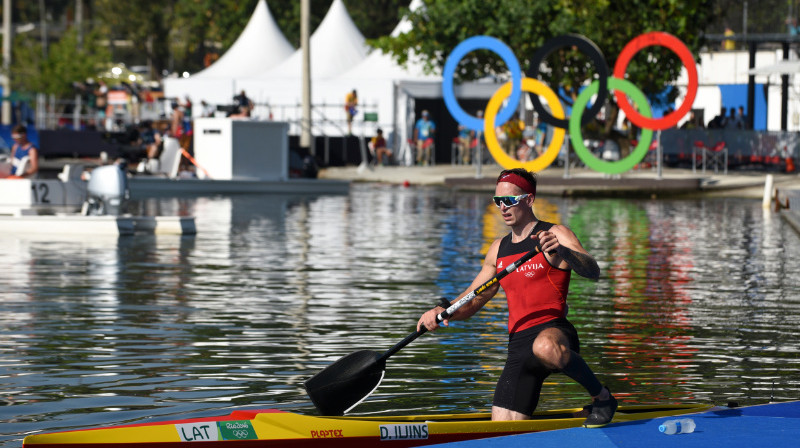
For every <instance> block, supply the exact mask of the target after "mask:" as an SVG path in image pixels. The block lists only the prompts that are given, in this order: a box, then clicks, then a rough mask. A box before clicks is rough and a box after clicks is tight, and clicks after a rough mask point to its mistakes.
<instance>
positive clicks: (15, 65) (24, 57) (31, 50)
mask: <svg viewBox="0 0 800 448" xmlns="http://www.w3.org/2000/svg"><path fill="white" fill-rule="evenodd" d="M98 41H99V35H98V34H97V33H96V32H90V33H88V34H86V35H85V36H84V41H83V46H79V45H78V34H77V32H76V30H75V29H73V28H70V29H69V30H67V32H66V33H64V35H63V36H62V37H61V39H59V40H58V41H57V42H54V43H52V44H51V45H50V48H49V51H48V57H47V59H44V58H43V56H42V49H41V43H40V42H38V41H36V40H35V39H34V38H33V37H32V36H29V35H20V36H18V37H17V39H16V40H15V41H14V51H13V56H12V67H11V88H12V90H13V91H19V92H30V93H34V92H41V93H48V94H54V95H56V96H59V97H68V96H71V95H73V94H74V93H75V90H74V88H73V85H72V83H73V82H83V81H85V80H86V79H87V78H91V77H95V76H96V75H97V73H98V71H99V70H100V68H101V67H102V66H103V65H104V64H107V61H108V60H109V54H108V51H107V50H106V49H105V48H104V47H102V46H100V45H99V43H98Z"/></svg>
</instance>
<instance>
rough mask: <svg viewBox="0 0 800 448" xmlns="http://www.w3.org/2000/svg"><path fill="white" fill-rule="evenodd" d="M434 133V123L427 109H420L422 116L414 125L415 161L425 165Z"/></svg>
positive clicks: (429, 154)
mask: <svg viewBox="0 0 800 448" xmlns="http://www.w3.org/2000/svg"><path fill="white" fill-rule="evenodd" d="M435 133H436V124H435V123H434V122H433V121H431V120H430V115H429V114H428V111H427V110H423V111H422V118H420V119H419V120H417V123H416V124H415V125H414V144H415V146H416V148H417V163H418V164H420V165H427V164H428V163H429V161H430V159H431V149H432V148H433V136H434V134H435Z"/></svg>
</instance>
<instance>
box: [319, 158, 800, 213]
mask: <svg viewBox="0 0 800 448" xmlns="http://www.w3.org/2000/svg"><path fill="white" fill-rule="evenodd" d="M500 171H502V168H501V167H500V166H498V165H494V164H492V165H483V166H482V167H481V169H480V173H479V174H478V170H477V168H476V167H475V166H473V165H436V166H424V167H423V166H419V167H418V166H374V167H366V166H362V167H357V166H346V167H330V168H324V169H322V170H321V171H320V177H321V178H327V179H347V180H351V181H353V182H379V183H389V184H404V183H406V182H407V183H408V184H409V185H438V186H443V187H449V188H455V189H459V190H473V191H493V190H494V185H495V180H496V179H497V176H498V175H499V173H500ZM768 174H771V175H772V176H773V181H774V186H775V188H776V189H777V190H778V191H779V192H781V191H788V190H800V175H798V174H786V173H774V172H773V173H768V172H763V171H729V172H728V174H723V173H721V172H720V173H714V172H713V171H706V172H705V173H702V172H701V171H700V170H698V171H697V172H696V173H693V172H692V170H690V169H688V170H684V169H664V170H663V172H662V173H661V176H660V177H659V176H658V173H657V172H656V171H655V170H652V169H642V170H632V171H629V172H627V173H624V174H621V175H618V176H609V175H605V174H602V173H597V172H595V171H592V170H589V169H585V168H584V169H575V168H573V169H571V170H570V171H569V173H568V176H565V171H564V168H555V167H550V168H548V169H546V170H544V171H541V172H539V173H538V174H537V179H538V187H537V190H538V191H537V193H539V194H544V195H558V196H605V197H655V198H658V197H676V196H679V197H684V196H686V197H692V196H731V197H742V198H754V199H761V198H763V196H764V185H765V182H766V178H767V175H768ZM796 207H797V208H800V206H796Z"/></svg>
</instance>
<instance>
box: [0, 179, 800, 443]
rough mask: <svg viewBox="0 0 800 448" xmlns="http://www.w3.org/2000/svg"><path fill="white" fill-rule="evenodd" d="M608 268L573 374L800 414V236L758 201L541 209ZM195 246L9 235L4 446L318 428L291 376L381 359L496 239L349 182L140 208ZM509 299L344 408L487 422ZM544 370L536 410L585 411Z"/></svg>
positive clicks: (399, 359)
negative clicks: (288, 422)
mask: <svg viewBox="0 0 800 448" xmlns="http://www.w3.org/2000/svg"><path fill="white" fill-rule="evenodd" d="M536 204H537V205H536V208H537V214H538V215H539V217H540V218H542V219H546V220H551V221H555V222H558V223H562V224H567V225H569V226H570V227H571V228H572V229H573V230H574V231H575V232H576V233H577V234H578V235H579V236H580V237H581V239H582V241H583V243H584V245H585V246H586V248H587V249H588V250H589V251H590V252H591V253H592V254H593V255H594V256H595V257H596V258H597V259H598V261H599V263H600V266H601V268H602V269H603V274H602V277H601V279H600V280H599V281H598V282H590V281H586V280H583V279H579V278H578V279H576V280H574V281H573V285H572V289H571V291H570V304H571V311H570V318H571V319H572V321H573V322H574V323H575V325H576V327H578V330H579V332H580V335H581V339H582V344H583V349H582V351H583V353H584V357H585V358H586V359H587V361H588V362H589V364H590V365H591V366H593V367H594V369H595V370H596V371H597V372H598V374H599V376H600V378H601V381H603V382H604V383H606V384H608V385H609V386H610V388H611V390H612V391H614V393H615V394H616V395H617V396H618V397H621V398H622V399H623V400H624V401H625V402H628V403H663V402H712V403H716V404H724V403H726V402H728V401H738V402H739V403H740V404H756V403H765V402H767V401H769V400H770V399H774V400H778V401H779V400H790V399H800V373H798V372H800V295H799V294H798V291H800V276H799V275H797V273H798V272H800V239H799V238H798V235H797V234H796V233H795V232H794V231H793V230H792V229H791V228H790V227H789V226H788V225H786V224H785V223H784V222H783V221H782V220H781V219H780V218H779V217H777V216H775V215H773V214H771V213H770V212H764V211H763V210H762V209H761V203H760V201H749V200H741V199H705V200H659V201H646V200H642V201H639V200H584V199H559V198H544V197H542V198H538V199H537V202H536ZM137 206H138V207H139V208H140V209H141V211H142V213H148V214H155V213H160V214H177V213H188V214H192V215H195V216H196V218H197V219H196V222H197V227H198V234H197V236H196V237H173V236H157V237H154V236H136V237H121V238H116V237H114V238H102V237H94V238H92V237H78V238H74V237H73V238H67V237H59V236H58V235H49V236H47V237H35V236H25V237H11V236H8V235H5V236H1V237H0V246H2V247H3V250H2V251H0V265H2V266H3V269H2V270H0V281H1V282H2V284H3V285H4V288H3V292H2V295H0V297H2V301H0V404H2V405H3V406H2V407H0V445H3V446H19V445H21V438H22V437H24V436H25V435H27V434H31V433H35V432H39V431H45V430H61V429H69V428H77V427H87V426H97V425H107V424H121V423H127V422H133V421H142V420H144V419H146V418H150V417H153V418H157V419H161V420H163V419H166V418H167V417H170V418H172V417H175V418H188V417H199V416H206V415H214V414H223V413H228V412H229V411H230V408H234V407H245V408H248V407H249V408H266V407H275V408H280V409H284V410H289V411H295V412H301V413H309V414H313V413H315V410H314V407H313V406H312V405H311V403H310V401H309V400H308V398H307V396H306V394H305V391H304V389H303V386H302V384H303V381H304V380H305V379H307V378H308V377H310V376H312V375H313V374H315V373H316V372H318V371H319V370H320V369H322V368H323V367H325V366H326V365H328V364H329V363H331V362H333V361H335V360H336V359H338V358H339V357H341V356H343V355H346V354H348V353H350V352H352V351H355V350H359V349H363V348H367V349H373V350H377V351H382V350H385V349H388V348H389V347H391V346H393V345H394V344H395V343H397V342H398V341H399V340H400V339H402V338H403V337H405V336H406V335H408V334H409V333H411V332H412V331H413V330H414V325H415V323H416V320H417V318H418V316H419V315H420V314H421V313H422V312H423V311H425V310H427V309H428V308H429V307H430V306H432V304H434V303H435V302H436V300H437V298H438V297H440V296H447V297H451V298H452V297H454V296H456V295H457V294H458V293H459V292H460V291H461V290H462V289H463V288H465V287H466V286H467V285H468V284H469V282H470V281H471V280H472V277H473V276H474V275H475V273H477V271H478V269H479V266H480V264H481V262H482V260H483V255H484V254H485V251H486V250H487V248H488V245H489V243H490V242H491V241H492V239H494V238H495V237H497V236H499V235H502V234H503V233H505V232H506V229H505V227H504V226H503V223H502V221H501V220H500V219H499V218H498V216H497V212H496V210H495V207H494V205H492V204H490V202H489V197H488V195H487V194H472V193H453V192H450V191H449V190H443V189H434V188H402V187H397V186H376V185H354V187H353V189H352V191H351V193H350V194H349V195H346V196H320V197H313V196H309V197H301V196H290V197H279V196H234V197H220V198H198V199H194V198H192V199H160V200H148V201H143V202H140V203H137ZM506 338H507V335H506V304H505V300H504V297H502V296H501V295H498V297H496V298H495V299H494V300H493V301H492V302H490V303H489V304H488V305H487V307H486V308H485V309H484V310H483V311H482V312H481V313H479V314H478V315H476V316H475V317H473V319H471V320H470V321H467V322H457V323H454V324H453V325H451V327H450V328H448V329H443V330H440V331H438V332H436V333H434V334H432V335H425V336H423V337H422V338H420V339H418V340H417V341H415V342H414V343H412V344H411V345H409V346H408V347H406V348H405V349H403V350H402V351H400V352H399V353H398V354H396V355H394V356H393V357H392V358H391V359H390V360H389V364H388V369H387V375H386V378H385V379H384V382H383V384H382V385H381V386H380V387H379V388H378V390H377V391H376V393H375V394H373V395H372V396H371V397H370V399H368V400H367V401H366V402H365V403H363V404H361V405H359V406H358V407H357V408H356V409H355V411H356V412H355V413H356V414H359V413H363V414H366V413H395V414H400V413H419V412H433V413H435V412H462V411H476V410H481V411H483V410H487V409H488V407H489V406H490V403H491V399H492V392H493V390H494V382H495V381H496V378H497V376H498V375H499V373H500V370H501V369H502V365H503V361H504V358H505V342H506ZM587 400H588V399H587V397H586V395H585V392H584V391H583V390H582V389H581V388H580V386H578V385H576V384H574V383H573V382H572V381H571V380H570V379H568V378H567V377H564V376H562V375H553V376H552V377H551V378H550V379H549V382H548V385H547V386H546V387H545V390H544V392H543V396H542V400H541V402H540V408H556V407H564V406H570V407H572V406H582V405H583V404H585V403H586V402H587Z"/></svg>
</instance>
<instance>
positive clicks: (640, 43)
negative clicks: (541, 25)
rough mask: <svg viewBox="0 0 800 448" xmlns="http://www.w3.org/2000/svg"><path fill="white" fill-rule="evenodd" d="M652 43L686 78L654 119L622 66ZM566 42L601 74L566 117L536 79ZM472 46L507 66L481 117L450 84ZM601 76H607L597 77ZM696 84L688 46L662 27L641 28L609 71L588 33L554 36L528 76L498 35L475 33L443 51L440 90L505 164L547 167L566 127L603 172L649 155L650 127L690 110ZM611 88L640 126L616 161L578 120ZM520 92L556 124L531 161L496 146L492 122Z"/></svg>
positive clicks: (504, 115)
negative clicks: (600, 151)
mask: <svg viewBox="0 0 800 448" xmlns="http://www.w3.org/2000/svg"><path fill="white" fill-rule="evenodd" d="M656 45H658V46H662V47H665V48H668V49H669V50H672V51H673V52H674V53H675V54H676V55H677V56H678V58H680V60H681V62H682V63H683V65H684V66H685V67H686V71H687V73H688V81H689V82H688V86H687V91H686V95H685V97H684V100H683V103H682V104H681V106H680V107H679V108H678V109H676V110H675V111H673V112H671V113H670V114H667V115H666V116H664V117H662V118H658V119H654V118H652V111H651V109H650V104H649V102H648V101H647V97H646V96H645V95H644V93H643V92H642V91H641V90H639V88H637V87H636V86H634V85H633V84H632V83H631V82H629V81H627V80H625V72H626V70H627V68H628V64H630V61H631V59H633V56H634V55H635V54H636V53H638V52H639V51H641V50H642V49H643V48H646V47H650V46H656ZM564 47H567V48H569V47H575V48H577V49H578V50H579V51H581V52H583V53H584V54H586V55H587V56H588V57H589V59H591V60H592V62H593V63H594V66H595V70H596V71H597V74H598V76H599V78H600V79H599V80H596V81H593V82H592V83H591V84H589V86H588V87H586V88H584V89H583V91H581V93H580V94H578V97H577V98H576V100H575V103H574V104H573V107H572V110H573V113H572V115H571V116H570V117H569V119H566V118H565V114H564V108H563V107H562V106H561V102H560V101H559V99H558V96H557V95H556V93H555V92H554V91H553V90H552V89H551V88H550V87H548V86H546V85H545V84H543V83H542V82H541V81H539V80H538V79H536V77H537V76H538V75H539V67H540V65H541V62H542V61H544V59H545V58H546V57H547V56H548V55H549V54H550V53H552V52H553V51H555V50H556V49H558V48H564ZM474 50H489V51H492V52H494V53H496V54H497V55H498V56H500V57H501V58H502V59H503V61H504V62H505V63H506V66H507V67H508V69H509V71H511V81H509V82H507V83H505V84H503V85H502V86H501V87H500V88H499V89H498V90H497V91H496V92H495V93H494V95H492V97H491V99H490V100H489V103H488V104H487V105H486V110H485V112H484V118H483V119H480V118H476V117H473V116H471V115H469V114H467V113H466V112H464V110H463V109H462V108H461V106H460V105H459V104H458V100H457V99H456V97H455V93H454V90H453V78H454V74H455V70H456V67H457V65H458V63H459V61H461V59H462V58H463V57H464V56H466V55H467V53H469V52H470V51H474ZM603 80H605V82H600V81H603ZM697 87H698V80H697V65H696V64H695V62H694V57H693V56H692V53H691V51H689V48H687V47H686V45H685V44H684V43H683V42H682V41H681V40H680V39H678V38H677V37H675V36H673V35H671V34H668V33H664V32H660V31H654V32H650V33H644V34H641V35H639V36H637V37H635V38H633V39H632V40H631V41H630V42H628V43H627V44H626V45H625V47H624V48H623V49H622V52H620V54H619V57H618V58H617V63H616V65H615V66H614V72H613V76H608V66H607V63H606V60H605V57H604V56H603V53H602V52H601V51H600V48H598V47H597V45H596V44H595V43H594V42H592V41H591V40H590V39H588V38H587V37H585V36H581V35H578V34H567V35H563V36H557V37H554V38H552V39H550V40H548V41H547V42H545V44H544V45H543V46H542V47H541V48H539V49H538V50H537V51H536V52H535V53H534V55H533V58H532V59H531V65H530V68H529V70H528V73H527V76H526V77H523V76H522V71H521V69H520V65H519V61H517V58H516V57H515V56H514V53H513V51H511V49H510V48H509V47H508V46H507V45H506V44H505V43H503V42H502V41H500V40H498V39H496V38H494V37H490V36H474V37H470V38H468V39H465V40H464V41H462V42H461V43H459V44H458V45H457V46H456V48H454V49H453V51H452V53H450V55H449V56H448V57H447V61H446V62H445V65H444V71H443V73H442V95H443V98H444V103H445V106H447V110H448V111H449V112H450V114H451V115H452V116H453V118H455V120H456V121H458V122H459V124H461V125H463V126H465V127H467V128H469V129H472V130H474V131H477V132H480V131H483V133H484V137H485V139H486V146H487V147H488V148H489V152H490V153H491V154H492V156H493V157H494V159H495V160H496V161H497V163H498V164H500V166H502V167H503V168H506V169H510V168H516V167H522V168H525V169H527V170H528V171H534V172H536V171H541V170H543V169H545V168H547V167H548V166H550V164H552V163H553V161H555V159H556V157H558V153H559V151H560V150H561V145H562V144H563V143H564V137H565V134H566V130H569V136H570V139H571V141H572V146H573V147H574V148H575V153H576V154H577V155H578V157H580V159H581V160H582V161H583V163H585V164H586V166H587V167H589V168H592V169H594V170H595V171H598V172H601V173H606V174H619V173H623V172H625V171H628V170H630V169H631V168H633V167H634V166H635V165H636V164H637V163H639V162H641V161H642V159H643V158H644V157H645V156H646V155H647V151H648V150H649V148H650V143H651V142H652V140H653V131H654V130H661V129H667V128H670V127H672V126H675V125H676V124H677V123H678V121H679V120H680V119H681V118H683V116H685V115H686V114H687V113H689V110H690V109H691V108H692V104H693V103H694V99H695V97H696V96H697ZM609 89H611V90H613V91H614V96H615V98H616V100H617V104H618V105H619V107H620V109H621V110H622V111H623V112H624V113H625V115H626V116H627V117H628V120H630V122H631V123H633V124H635V125H636V126H638V127H640V128H641V129H642V133H641V135H640V137H639V142H638V143H637V145H636V147H635V148H634V150H633V151H632V152H631V154H629V155H628V156H627V157H625V158H624V159H622V160H619V161H616V162H608V161H605V160H602V159H599V158H597V157H595V156H594V154H592V153H591V151H589V149H587V148H586V146H585V145H584V144H583V135H582V134H581V124H586V123H587V122H588V121H589V120H591V118H592V117H594V116H595V115H596V114H597V113H598V112H599V111H600V109H601V108H602V107H603V105H604V103H605V100H606V98H607V96H608V92H609ZM522 92H528V93H532V94H533V95H531V102H532V103H533V107H534V109H535V110H536V112H537V113H538V114H539V116H540V118H541V119H542V120H543V121H544V122H545V123H547V124H550V125H552V126H554V127H555V131H554V132H553V136H552V139H551V141H550V145H549V146H548V147H547V149H546V150H545V151H544V153H543V154H542V155H540V156H539V157H537V158H536V159H534V160H531V161H529V162H521V161H519V160H517V159H514V158H512V157H510V156H509V155H507V154H506V153H505V152H504V151H503V150H502V148H500V144H499V143H498V141H497V134H496V133H495V126H496V125H497V124H502V123H505V122H506V121H508V119H510V118H511V116H512V115H513V114H514V111H515V110H516V108H517V105H518V104H519V100H520V98H521V96H522ZM594 95H597V98H596V99H595V101H594V104H592V106H591V107H589V109H588V113H587V114H584V112H583V110H584V109H585V108H586V106H587V104H588V103H589V100H590V99H591V98H592V96H594ZM539 96H541V97H543V98H544V99H545V101H546V102H547V104H548V105H549V106H550V110H549V111H548V110H547V109H545V107H544V106H543V105H542V102H541V100H540V99H539ZM628 97H630V100H632V101H633V103H634V104H635V105H636V108H634V107H633V105H631V103H630V101H629V100H628ZM506 99H508V103H507V104H506V105H505V107H503V108H502V109H501V106H502V104H503V101H505V100H506ZM637 109H638V110H637Z"/></svg>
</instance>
